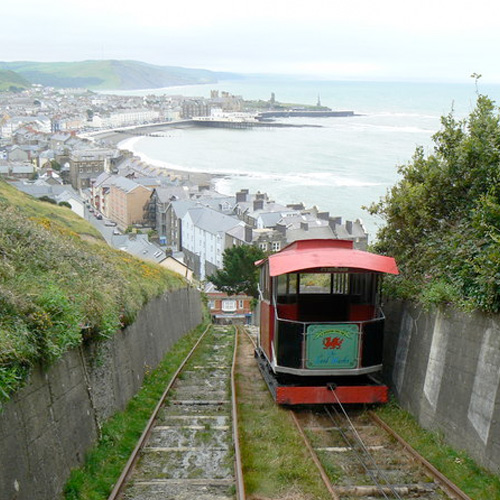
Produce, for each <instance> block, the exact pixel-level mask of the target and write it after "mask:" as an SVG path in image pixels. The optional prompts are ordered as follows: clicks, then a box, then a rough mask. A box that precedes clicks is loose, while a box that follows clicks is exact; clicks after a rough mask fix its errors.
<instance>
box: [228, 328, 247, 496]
mask: <svg viewBox="0 0 500 500" xmlns="http://www.w3.org/2000/svg"><path fill="white" fill-rule="evenodd" d="M239 333H240V329H239V328H238V327H235V333H234V351H233V363H232V366H231V405H232V419H233V442H234V458H235V464H234V480H235V483H236V495H237V498H238V500H245V498H246V497H245V483H244V481H243V465H242V461H241V451H240V434H239V430H238V404H237V401H236V382H235V378H236V377H235V374H236V353H237V351H238V336H239Z"/></svg>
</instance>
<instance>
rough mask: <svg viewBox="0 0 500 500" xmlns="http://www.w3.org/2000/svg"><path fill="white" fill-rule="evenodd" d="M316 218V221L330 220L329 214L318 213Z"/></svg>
mask: <svg viewBox="0 0 500 500" xmlns="http://www.w3.org/2000/svg"><path fill="white" fill-rule="evenodd" d="M316 217H318V219H321V220H329V219H330V212H318V215H317V216H316Z"/></svg>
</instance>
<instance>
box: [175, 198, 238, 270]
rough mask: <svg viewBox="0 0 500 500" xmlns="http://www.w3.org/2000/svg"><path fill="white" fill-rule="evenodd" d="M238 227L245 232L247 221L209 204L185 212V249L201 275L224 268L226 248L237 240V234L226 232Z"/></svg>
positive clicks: (183, 220)
mask: <svg viewBox="0 0 500 500" xmlns="http://www.w3.org/2000/svg"><path fill="white" fill-rule="evenodd" d="M239 227H241V230H242V231H241V233H242V234H244V228H245V223H244V222H242V221H240V220H238V219H236V218H233V217H229V216H228V215H224V214H222V213H220V212H217V211H216V210H212V209H211V208H208V207H195V208H191V209H189V210H188V211H187V212H186V213H185V215H184V216H183V217H182V219H181V231H182V250H183V252H184V254H185V255H186V261H187V262H186V263H187V264H188V266H189V267H191V268H193V269H194V270H195V274H197V275H198V276H199V277H200V279H202V280H204V279H205V278H206V276H207V275H210V274H212V273H213V272H214V271H215V270H216V269H220V268H222V254H223V253H224V250H225V249H226V248H228V247H232V246H234V244H235V241H234V238H233V237H226V235H227V233H229V232H231V231H233V230H234V229H235V228H239ZM239 242H240V243H241V244H243V243H244V241H243V240H241V241H238V242H237V243H239Z"/></svg>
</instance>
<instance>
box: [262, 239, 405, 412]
mask: <svg viewBox="0 0 500 500" xmlns="http://www.w3.org/2000/svg"><path fill="white" fill-rule="evenodd" d="M257 265H258V266H259V267H260V271H261V275H260V294H261V300H260V334H259V339H258V347H257V350H256V356H257V359H258V362H259V367H260V369H261V371H262V373H263V375H264V378H265V380H266V382H267V384H268V386H269V389H270V390H271V393H272V395H273V397H274V399H275V400H276V402H278V403H280V404H287V405H294V404H316V403H338V402H340V403H384V402H386V401H387V395H388V390H387V386H385V385H382V384H381V383H380V382H379V381H377V380H376V378H375V376H376V374H377V372H380V370H381V368H382V348H383V329H384V314H383V312H382V310H381V308H380V284H381V277H382V275H383V274H384V273H391V274H398V269H397V266H396V263H395V261H394V259H393V258H392V257H385V256H381V255H376V254H373V253H369V252H364V251H361V250H355V249H354V248H353V243H352V241H345V240H304V241H296V242H295V243H292V244H290V245H288V246H287V247H285V248H284V249H283V250H282V251H281V252H278V253H276V254H273V255H271V256H269V257H268V258H266V259H264V260H262V261H259V262H257Z"/></svg>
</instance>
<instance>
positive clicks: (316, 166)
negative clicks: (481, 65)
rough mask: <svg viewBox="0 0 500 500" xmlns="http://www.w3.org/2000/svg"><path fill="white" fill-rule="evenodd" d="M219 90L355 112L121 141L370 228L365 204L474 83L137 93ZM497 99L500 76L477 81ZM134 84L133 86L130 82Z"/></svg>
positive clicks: (256, 84) (464, 105)
mask: <svg viewBox="0 0 500 500" xmlns="http://www.w3.org/2000/svg"><path fill="white" fill-rule="evenodd" d="M211 90H225V91H227V92H230V93H232V94H235V95H242V96H243V97H244V98H245V99H261V100H268V99H269V98H270V96H271V92H274V94H275V96H276V100H277V101H280V102H290V103H301V104H315V103H316V102H317V100H318V98H319V99H320V100H321V104H323V105H326V106H328V107H330V108H332V109H335V110H352V111H354V112H355V113H356V116H353V117H337V118H293V119H284V120H281V121H285V122H288V123H292V124H301V125H318V126H319V127H318V128H316V127H314V128H307V127H304V128H257V129H244V130H231V129H212V128H207V129H204V128H189V129H168V130H166V131H165V132H164V133H163V135H164V137H142V138H134V139H131V140H129V141H125V143H122V144H121V147H126V148H128V149H131V150H133V151H134V153H135V154H137V155H139V156H140V157H141V158H143V160H145V161H147V162H149V163H152V164H155V165H159V166H165V167H169V166H170V167H172V166H173V167H175V168H179V169H183V170H186V171H193V172H207V173H211V174H214V175H217V177H216V181H215V187H216V189H217V190H218V191H220V192H221V193H224V194H234V193H235V192H236V191H237V190H239V189H241V188H248V189H250V191H251V192H257V191H261V192H267V193H268V194H269V196H270V197H271V198H272V199H274V200H275V201H277V202H282V203H285V204H286V203H294V202H303V203H304V204H305V205H306V206H308V207H310V206H313V205H316V206H317V207H318V208H319V209H320V210H322V211H328V212H330V214H331V215H334V216H341V217H343V219H344V220H345V219H350V220H355V219H361V220H362V221H363V223H364V225H365V227H366V229H367V230H368V232H369V233H370V237H371V238H372V239H373V238H374V237H375V234H376V231H377V228H378V227H379V226H380V225H381V224H382V223H383V221H381V220H378V219H377V218H374V217H372V216H370V215H369V214H368V213H367V211H366V210H364V209H363V208H362V207H363V206H368V205H370V204H371V203H372V202H376V201H378V200H379V199H380V197H381V196H383V195H384V194H385V193H386V191H387V190H388V189H389V188H390V187H391V186H392V185H393V184H394V183H395V182H397V180H398V172H397V167H398V165H403V164H406V163H407V162H409V161H410V160H411V157H412V155H413V153H414V151H415V148H416V147H417V146H422V147H423V148H424V150H425V151H426V152H428V153H429V152H431V151H432V146H433V142H432V135H433V134H434V133H435V132H436V131H438V130H439V128H440V117H441V116H443V115H446V114H448V113H450V112H451V111H452V110H453V112H454V115H455V116H456V117H457V118H462V117H465V116H467V115H468V114H469V113H470V111H471V110H472V109H473V108H474V105H475V101H476V97H477V95H476V88H475V86H474V82H472V81H471V83H470V84H445V83H414V82H326V81H314V82H312V81H286V80H281V79H280V80H271V79H268V80H265V79H255V80H252V81H231V82H221V83H218V84H208V85H195V86H185V87H170V88H166V89H161V90H158V89H157V90H155V91H136V92H135V94H136V95H137V94H139V95H141V93H142V95H146V94H148V93H156V94H161V93H163V94H168V95H172V94H181V95H184V96H202V97H208V96H209V95H210V91H211ZM479 91H480V92H481V93H484V94H487V95H488V96H489V97H491V98H492V99H493V100H496V99H498V98H499V97H500V86H499V85H495V86H484V87H480V89H479ZM127 93H128V94H132V93H133V92H130V91H129V92H127Z"/></svg>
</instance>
